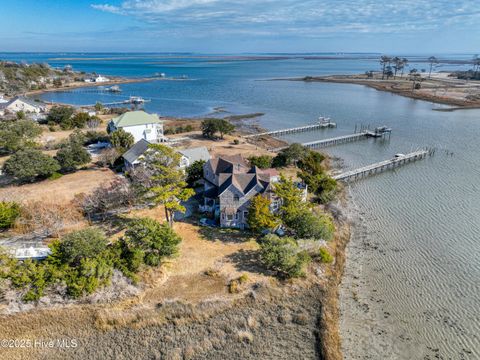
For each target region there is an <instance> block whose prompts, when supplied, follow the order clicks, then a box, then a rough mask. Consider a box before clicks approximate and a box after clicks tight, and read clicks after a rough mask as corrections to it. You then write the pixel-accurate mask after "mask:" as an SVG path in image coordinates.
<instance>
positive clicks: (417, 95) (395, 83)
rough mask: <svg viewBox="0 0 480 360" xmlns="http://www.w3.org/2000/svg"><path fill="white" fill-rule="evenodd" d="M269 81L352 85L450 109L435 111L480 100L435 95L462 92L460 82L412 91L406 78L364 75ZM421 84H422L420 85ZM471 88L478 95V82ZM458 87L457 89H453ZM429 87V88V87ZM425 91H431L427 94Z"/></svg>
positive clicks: (437, 82)
mask: <svg viewBox="0 0 480 360" xmlns="http://www.w3.org/2000/svg"><path fill="white" fill-rule="evenodd" d="M432 75H433V74H432ZM269 80H270V81H303V82H324V83H337V84H354V85H363V86H367V87H369V88H372V89H375V90H378V91H384V92H389V93H392V94H396V95H400V96H404V97H408V98H410V99H414V100H422V101H428V102H432V103H436V104H441V105H448V106H451V108H434V109H432V110H435V111H455V110H468V109H480V99H475V100H467V99H461V98H455V97H453V96H439V95H436V91H437V90H438V91H441V90H443V91H454V90H458V91H460V90H462V91H465V89H462V86H463V85H461V81H458V83H457V84H455V83H453V82H452V83H447V82H446V81H442V80H441V79H438V78H431V79H428V80H426V81H425V84H427V85H424V86H422V88H421V89H419V90H415V91H412V90H411V83H412V82H411V81H409V80H408V79H407V77H403V78H401V79H399V78H397V79H390V80H380V79H367V78H366V77H365V75H326V76H305V77H302V78H298V77H294V78H274V79H269ZM422 84H423V83H422ZM469 84H470V86H471V87H472V88H478V90H479V93H480V82H479V83H475V82H470V83H469ZM455 85H458V87H455ZM429 86H430V87H429ZM427 91H432V92H433V94H432V93H428V92H427Z"/></svg>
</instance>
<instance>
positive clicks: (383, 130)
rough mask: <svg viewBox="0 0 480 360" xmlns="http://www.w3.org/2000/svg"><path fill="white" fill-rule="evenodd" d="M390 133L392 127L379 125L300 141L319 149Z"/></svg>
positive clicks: (308, 146) (307, 146) (304, 144)
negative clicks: (331, 136) (341, 134)
mask: <svg viewBox="0 0 480 360" xmlns="http://www.w3.org/2000/svg"><path fill="white" fill-rule="evenodd" d="M391 133H392V129H390V128H387V127H385V126H381V127H378V128H376V129H375V130H374V131H371V130H363V131H362V132H359V133H354V134H350V135H343V136H337V137H334V138H330V139H323V140H315V141H310V142H306V143H302V145H303V146H305V147H306V148H309V149H320V148H324V147H328V146H333V145H338V144H344V143H348V142H352V141H358V140H363V139H367V138H369V137H373V138H380V137H384V136H385V135H386V134H389V135H390V134H391ZM287 147H288V146H283V147H281V148H276V149H272V151H275V152H276V151H280V150H283V149H286V148H287Z"/></svg>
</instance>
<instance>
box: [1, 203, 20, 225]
mask: <svg viewBox="0 0 480 360" xmlns="http://www.w3.org/2000/svg"><path fill="white" fill-rule="evenodd" d="M19 216H20V205H18V204H17V203H15V202H6V201H0V229H8V228H11V227H12V226H13V224H14V223H15V220H16V219H17V218H18V217H19Z"/></svg>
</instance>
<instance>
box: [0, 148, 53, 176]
mask: <svg viewBox="0 0 480 360" xmlns="http://www.w3.org/2000/svg"><path fill="white" fill-rule="evenodd" d="M3 170H4V171H5V173H6V174H8V175H11V176H13V177H14V178H17V179H18V180H20V181H22V182H28V181H34V180H35V179H37V178H45V177H48V176H50V175H52V174H53V173H55V172H57V171H58V170H60V165H59V164H58V162H57V161H56V160H55V159H53V158H52V157H51V156H49V155H46V154H44V153H42V152H41V151H39V150H34V149H25V150H20V151H18V152H16V153H15V154H13V155H12V156H11V157H10V158H9V159H8V160H7V161H5V164H4V165H3Z"/></svg>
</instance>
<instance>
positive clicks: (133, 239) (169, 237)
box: [125, 218, 182, 266]
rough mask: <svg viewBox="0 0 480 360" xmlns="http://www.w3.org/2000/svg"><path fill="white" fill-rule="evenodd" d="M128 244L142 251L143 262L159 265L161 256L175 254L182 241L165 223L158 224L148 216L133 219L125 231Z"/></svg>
mask: <svg viewBox="0 0 480 360" xmlns="http://www.w3.org/2000/svg"><path fill="white" fill-rule="evenodd" d="M125 240H126V241H127V243H128V244H129V246H133V247H137V248H138V249H141V250H142V251H143V252H144V259H143V260H144V262H145V264H147V265H150V266H158V265H160V263H161V261H162V259H163V258H165V257H168V256H172V255H175V254H176V253H177V251H178V250H177V246H178V244H180V242H181V241H182V240H181V238H180V237H179V236H178V235H177V234H176V233H175V231H173V229H172V228H171V227H169V226H168V224H167V223H163V224H160V223H159V222H158V221H155V220H153V219H150V218H141V219H136V220H134V221H133V222H132V223H131V224H129V226H128V229H127V231H126V233H125Z"/></svg>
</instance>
